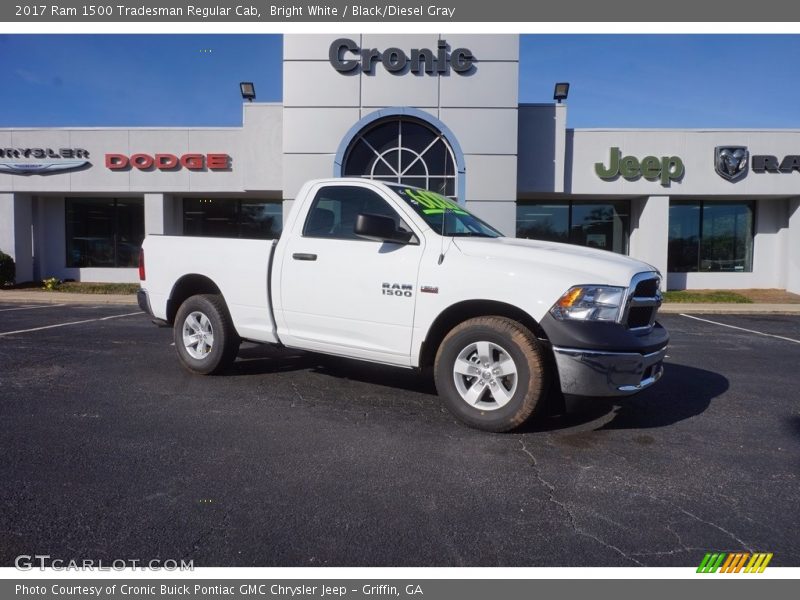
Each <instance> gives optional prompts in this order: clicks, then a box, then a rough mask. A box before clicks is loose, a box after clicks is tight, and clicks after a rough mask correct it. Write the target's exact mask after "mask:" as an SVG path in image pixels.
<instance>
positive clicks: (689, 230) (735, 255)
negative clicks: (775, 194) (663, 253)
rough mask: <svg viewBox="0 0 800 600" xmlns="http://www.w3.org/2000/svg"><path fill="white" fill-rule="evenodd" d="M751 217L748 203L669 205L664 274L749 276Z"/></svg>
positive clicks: (752, 206) (751, 207)
mask: <svg viewBox="0 0 800 600" xmlns="http://www.w3.org/2000/svg"><path fill="white" fill-rule="evenodd" d="M754 214H755V204H754V203H753V202H751V201H744V202H716V201H698V200H675V201H672V202H670V206H669V253H668V259H667V270H668V271H669V272H670V273H688V272H752V270H753V221H754V219H753V215H754Z"/></svg>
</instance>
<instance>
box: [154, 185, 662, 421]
mask: <svg viewBox="0 0 800 600" xmlns="http://www.w3.org/2000/svg"><path fill="white" fill-rule="evenodd" d="M139 278H140V280H141V289H140V291H139V304H140V306H141V307H142V309H143V310H145V311H146V312H148V313H149V314H151V315H152V316H153V317H154V319H155V321H156V322H157V323H158V324H161V325H164V324H168V325H171V326H172V327H173V330H174V339H175V347H176V349H177V352H178V356H179V358H180V361H181V362H182V363H183V365H184V366H185V367H186V368H187V369H189V370H190V371H193V372H195V373H201V374H211V373H218V372H220V371H222V370H224V369H225V367H226V366H228V365H229V364H230V363H231V362H232V361H233V360H234V359H235V358H236V354H237V351H238V348H239V345H240V343H241V341H243V340H248V341H251V342H261V343H267V344H276V345H281V346H285V347H288V348H296V349H301V350H308V351H312V352H320V353H326V354H334V355H338V356H345V357H350V358H354V359H359V360H365V361H372V362H378V363H384V364H388V365H395V366H400V367H408V368H420V369H424V368H432V370H433V375H434V378H435V382H436V388H437V390H438V392H439V395H440V396H441V398H442V400H443V401H444V403H445V404H446V405H447V408H448V409H449V410H450V411H451V412H452V413H453V414H454V415H455V416H456V417H458V418H459V419H460V420H461V421H463V422H464V423H467V424H468V425H471V426H473V427H477V428H479V429H484V430H487V431H509V430H511V429H514V428H516V427H518V426H519V425H521V424H522V423H524V422H525V421H526V420H528V419H529V418H530V417H531V416H533V415H535V414H537V413H539V412H541V411H542V408H543V407H544V406H545V404H546V399H547V398H553V397H557V398H563V396H562V394H563V395H566V396H567V397H569V396H589V397H599V396H606V397H607V396H625V395H629V394H633V393H636V392H638V391H640V390H643V389H645V388H647V387H649V386H651V385H653V384H654V383H655V382H656V381H658V380H659V378H660V377H661V374H662V372H663V366H662V365H663V360H664V356H665V353H666V349H667V342H668V340H669V336H668V334H667V332H666V331H665V330H664V328H663V327H661V325H659V324H658V323H657V322H656V313H657V311H658V308H659V306H660V304H661V294H660V292H659V288H660V274H659V273H658V272H657V271H656V269H655V268H653V267H652V266H651V265H648V264H646V263H643V262H640V261H637V260H634V259H631V258H628V257H625V256H621V255H618V254H614V253H612V252H608V251H604V250H594V249H590V248H585V247H579V246H572V245H566V244H558V243H552V242H540V241H533V240H522V239H516V238H509V237H505V236H503V234H501V233H500V232H498V231H497V230H496V229H494V228H493V227H491V226H489V225H488V224H486V223H485V222H483V221H482V220H480V219H478V218H477V217H475V216H474V215H472V214H470V213H469V212H468V211H466V210H465V209H464V207H463V206H461V205H460V204H458V203H456V202H454V201H453V200H451V199H449V198H446V197H444V196H441V195H439V194H437V193H434V192H430V191H426V190H422V189H418V188H414V187H409V186H405V185H399V184H392V183H382V182H378V181H371V180H367V179H346V178H342V179H327V180H315V181H310V182H308V183H306V184H305V185H304V186H303V188H302V189H301V190H300V192H299V194H298V196H297V199H296V200H295V202H294V204H293V207H292V209H291V212H290V214H289V216H288V218H287V220H286V224H285V227H284V230H283V233H282V234H281V236H280V239H278V240H248V239H222V238H202V237H183V236H162V235H148V236H147V237H146V239H145V241H144V243H143V245H142V253H141V257H140V264H139Z"/></svg>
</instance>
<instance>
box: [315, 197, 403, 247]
mask: <svg viewBox="0 0 800 600" xmlns="http://www.w3.org/2000/svg"><path fill="white" fill-rule="evenodd" d="M353 189H359V190H363V191H365V192H367V193H370V194H372V195H373V196H374V197H375V198H377V199H379V200H380V201H381V202H383V203H384V204H385V205H386V206H387V207H388V208H389V210H391V211H392V213H394V215H395V219H396V221H395V226H396V227H401V226H402V227H404V228H405V230H406V231H410V232H411V233H414V235H416V233H415V232H414V230H413V229H412V228H411V226H410V225H409V224H408V222H407V220H406V219H405V218H404V216H403V215H402V214H400V212H399V211H398V210H397V209H396V208H395V207H394V206H392V203H391V202H389V201H388V200H387V199H386V198H384V197H383V196H381V195H380V194H379V193H378V192H377V191H375V190H373V189H370V188H367V187H358V186H347V185H326V186H324V187H322V188H320V189H319V190H317V192H316V194H314V199H313V200H312V201H311V206H310V207H309V209H308V213H307V214H306V220H305V222H304V223H303V230H302V233H301V234H300V235H301V236H302V237H304V238H309V239H317V240H339V241H347V242H370V241H374V240H368V239H366V238H362V237H359V236H357V235H337V234H333V233H331V235H309V233H308V226H309V223H310V222H311V217H312V216H313V214H314V210H315V209H316V208H317V205H318V204H319V203H320V202H321V201H323V200H325V201H328V200H330V199H329V198H325V197H324V196H323V195H322V194H323V193H324V192H326V191H328V192H330V191H331V190H353ZM340 202H341V200H340ZM371 214H379V213H371ZM384 216H389V215H384Z"/></svg>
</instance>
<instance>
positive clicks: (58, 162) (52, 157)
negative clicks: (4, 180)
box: [0, 148, 90, 175]
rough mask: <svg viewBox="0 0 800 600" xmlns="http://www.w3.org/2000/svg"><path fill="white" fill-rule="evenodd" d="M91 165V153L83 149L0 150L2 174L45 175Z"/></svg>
mask: <svg viewBox="0 0 800 600" xmlns="http://www.w3.org/2000/svg"><path fill="white" fill-rule="evenodd" d="M89 164H90V163H89V152H88V151H87V150H84V149H83V148H58V149H53V148H0V173H11V174H12V175H33V174H40V175H44V174H48V173H58V172H62V171H73V170H75V169H80V168H81V167H84V166H87V165H89Z"/></svg>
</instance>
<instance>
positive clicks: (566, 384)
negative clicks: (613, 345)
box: [553, 346, 667, 396]
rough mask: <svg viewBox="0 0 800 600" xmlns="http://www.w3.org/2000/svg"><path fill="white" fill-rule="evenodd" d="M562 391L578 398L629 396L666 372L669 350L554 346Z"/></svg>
mask: <svg viewBox="0 0 800 600" xmlns="http://www.w3.org/2000/svg"><path fill="white" fill-rule="evenodd" d="M553 353H554V355H555V357H556V365H557V367H558V376H559V379H560V380H561V391H562V392H563V393H565V394H571V395H574V396H629V395H631V394H635V393H636V392H639V391H641V390H643V389H645V388H647V387H650V386H651V385H653V384H654V383H655V382H656V381H658V380H659V379H661V375H662V374H663V373H664V366H663V362H664V357H665V356H666V354H667V347H666V346H664V347H663V348H662V349H661V350H657V351H656V352H651V353H650V354H638V353H636V352H604V351H594V350H580V349H576V348H560V347H557V346H553Z"/></svg>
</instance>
